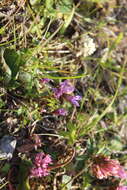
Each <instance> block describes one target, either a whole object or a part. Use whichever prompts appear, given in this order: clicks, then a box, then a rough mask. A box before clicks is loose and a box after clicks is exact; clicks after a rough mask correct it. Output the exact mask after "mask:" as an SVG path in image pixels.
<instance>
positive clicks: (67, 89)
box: [53, 80, 81, 107]
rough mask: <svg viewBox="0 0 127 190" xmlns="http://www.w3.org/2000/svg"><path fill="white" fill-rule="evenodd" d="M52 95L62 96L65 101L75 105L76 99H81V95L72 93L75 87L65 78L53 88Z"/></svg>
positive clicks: (76, 104)
mask: <svg viewBox="0 0 127 190" xmlns="http://www.w3.org/2000/svg"><path fill="white" fill-rule="evenodd" d="M53 90H54V95H55V97H56V98H58V99H59V98H60V97H63V98H65V99H66V100H67V101H69V102H70V103H71V104H73V105H75V106H77V107H78V106H79V103H78V101H79V100H81V96H74V95H72V93H73V92H74V90H75V88H74V86H73V85H72V84H71V83H70V81H69V80H65V81H64V82H61V83H60V86H59V87H58V88H54V89H53Z"/></svg>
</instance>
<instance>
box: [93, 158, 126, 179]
mask: <svg viewBox="0 0 127 190" xmlns="http://www.w3.org/2000/svg"><path fill="white" fill-rule="evenodd" d="M92 173H93V174H94V175H95V176H96V177H97V178H98V179H103V178H107V177H109V176H114V177H119V178H123V179H125V178H127V173H126V172H125V170H124V168H123V167H122V166H121V165H120V163H119V161H117V160H113V159H110V158H108V157H106V156H103V155H98V156H96V157H95V158H94V161H93V164H92Z"/></svg>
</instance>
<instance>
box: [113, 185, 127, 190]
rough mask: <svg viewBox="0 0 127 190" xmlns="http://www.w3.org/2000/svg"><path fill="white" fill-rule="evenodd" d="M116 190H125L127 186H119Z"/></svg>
mask: <svg viewBox="0 0 127 190" xmlns="http://www.w3.org/2000/svg"><path fill="white" fill-rule="evenodd" d="M116 190H127V186H119V187H117V188H116Z"/></svg>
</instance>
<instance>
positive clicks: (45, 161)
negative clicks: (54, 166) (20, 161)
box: [30, 152, 52, 177]
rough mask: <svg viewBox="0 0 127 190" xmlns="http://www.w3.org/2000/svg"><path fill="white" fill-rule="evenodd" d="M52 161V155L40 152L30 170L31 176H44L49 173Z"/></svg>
mask: <svg viewBox="0 0 127 190" xmlns="http://www.w3.org/2000/svg"><path fill="white" fill-rule="evenodd" d="M51 163H52V159H51V156H50V155H48V154H47V155H46V154H44V153H43V152H41V153H38V154H37V155H36V157H35V160H34V166H33V167H32V168H31V170H30V177H42V176H47V175H48V174H49V170H48V166H49V164H51Z"/></svg>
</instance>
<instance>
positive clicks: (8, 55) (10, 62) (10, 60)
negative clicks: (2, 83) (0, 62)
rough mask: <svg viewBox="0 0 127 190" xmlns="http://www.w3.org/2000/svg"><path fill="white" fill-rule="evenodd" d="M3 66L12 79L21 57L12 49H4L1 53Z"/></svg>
mask: <svg viewBox="0 0 127 190" xmlns="http://www.w3.org/2000/svg"><path fill="white" fill-rule="evenodd" d="M3 59H4V61H5V62H4V64H5V65H6V67H8V70H7V69H6V70H5V71H6V72H7V73H8V74H9V75H11V78H12V79H14V78H15V77H16V75H17V73H18V71H19V67H20V65H21V63H22V61H21V56H20V55H19V54H18V53H17V52H16V51H15V50H14V49H8V48H7V49H5V51H4V53H3Z"/></svg>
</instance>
